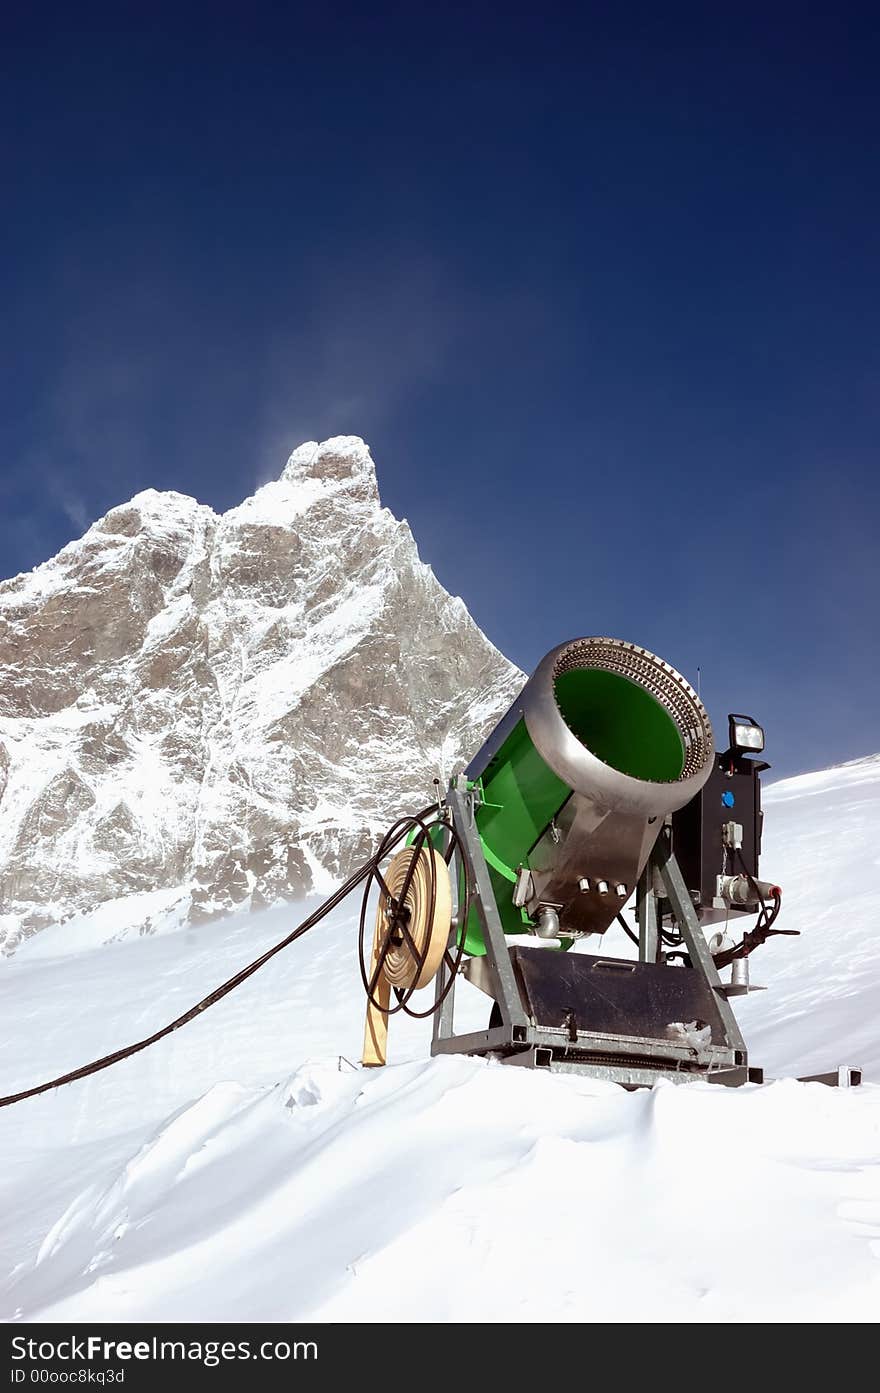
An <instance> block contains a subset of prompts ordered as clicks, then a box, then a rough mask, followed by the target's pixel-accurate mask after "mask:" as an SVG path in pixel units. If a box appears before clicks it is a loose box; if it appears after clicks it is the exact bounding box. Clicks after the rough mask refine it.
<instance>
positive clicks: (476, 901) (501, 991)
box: [446, 780, 529, 1026]
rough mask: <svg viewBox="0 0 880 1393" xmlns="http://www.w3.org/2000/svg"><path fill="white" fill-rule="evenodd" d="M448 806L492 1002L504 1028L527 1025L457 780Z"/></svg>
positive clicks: (467, 800)
mask: <svg viewBox="0 0 880 1393" xmlns="http://www.w3.org/2000/svg"><path fill="white" fill-rule="evenodd" d="M446 799H447V806H448V807H449V810H450V812H451V814H452V820H453V824H454V826H455V830H456V832H457V833H458V836H459V838H460V846H461V852H462V858H463V862H464V865H463V868H462V869H463V873H464V874H465V875H467V876H468V877H469V879H470V886H471V904H472V907H473V908H474V909H475V910H476V912H477V917H478V918H479V921H480V927H481V928H482V930H483V938H484V940H485V944H486V958H487V961H488V963H489V970H490V972H491V974H492V983H493V986H494V989H495V1000H496V1001H497V1003H498V1006H499V1009H500V1011H501V1019H502V1021H503V1022H504V1024H505V1025H509V1026H515V1025H521V1026H526V1025H528V1023H529V1022H528V1017H527V1016H526V1013H525V1011H524V1010H523V1004H522V1000H521V998H520V994H519V987H518V986H517V982H516V977H515V975H514V971H513V963H512V962H511V960H510V950H509V949H508V947H507V940H506V939H505V936H504V929H503V927H502V924H501V916H500V915H499V913H498V906H497V905H496V903H495V894H494V892H493V890H492V882H491V880H490V879H489V867H488V866H487V865H486V858H485V856H484V855H483V846H482V843H481V841H480V834H479V832H478V831H477V827H476V823H475V821H474V798H473V794H471V793H468V792H466V791H463V790H462V788H461V787H460V786H459V784H458V783H457V781H456V780H453V782H452V783H451V784H450V786H449V792H448V793H447V795H446Z"/></svg>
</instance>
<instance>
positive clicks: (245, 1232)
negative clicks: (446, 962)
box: [0, 759, 880, 1322]
mask: <svg viewBox="0 0 880 1393" xmlns="http://www.w3.org/2000/svg"><path fill="white" fill-rule="evenodd" d="M765 806H766V810H767V820H766V833H765V847H764V859H763V869H764V873H765V874H766V875H767V877H769V878H771V879H774V880H778V881H779V882H780V883H781V884H782V885H783V888H784V901H783V905H784V918H783V919H781V920H780V926H783V927H787V928H799V929H801V930H802V936H801V938H799V939H792V938H778V939H773V940H771V942H770V943H769V944H768V945H767V946H766V947H764V948H763V949H761V950H760V951H759V952H758V953H757V954H756V955H755V957H754V958H753V959H752V964H753V968H752V975H753V979H754V980H755V981H756V982H760V983H762V984H766V985H767V986H768V987H769V990H768V991H766V992H759V993H755V995H754V996H750V997H749V998H748V999H747V1000H745V1001H744V1002H737V1003H736V1009H737V1014H738V1016H739V1018H740V1021H741V1023H742V1024H743V1028H744V1033H745V1035H746V1039H747V1041H748V1044H749V1048H750V1054H751V1058H752V1060H753V1062H755V1063H760V1064H763V1065H764V1066H765V1068H766V1069H767V1071H768V1073H769V1074H776V1075H777V1076H779V1077H778V1080H777V1081H776V1082H773V1083H770V1084H768V1085H765V1086H764V1087H757V1086H749V1087H746V1088H741V1089H725V1088H719V1087H716V1086H711V1085H708V1084H699V1083H698V1084H690V1085H687V1086H678V1087H676V1086H674V1085H672V1084H663V1085H659V1086H658V1087H656V1088H655V1089H653V1090H642V1091H639V1092H636V1093H627V1092H625V1091H624V1090H622V1089H619V1088H617V1087H616V1086H614V1085H612V1084H608V1083H604V1082H599V1081H596V1080H589V1079H584V1078H578V1077H576V1076H558V1075H553V1076H548V1075H546V1074H543V1073H533V1072H529V1071H527V1070H519V1069H511V1068H506V1067H504V1066H501V1065H499V1064H493V1063H487V1062H484V1061H480V1060H474V1059H467V1058H449V1059H446V1060H435V1061H431V1060H430V1059H429V1058H428V1036H429V1027H428V1026H427V1025H426V1024H424V1023H415V1022H410V1021H406V1020H404V1021H401V1020H400V1018H399V1017H398V1018H395V1020H394V1021H393V1022H392V1029H391V1063H390V1065H389V1067H388V1068H386V1069H385V1070H378V1071H369V1072H366V1071H362V1070H359V1069H356V1068H354V1067H352V1065H351V1063H350V1061H351V1060H355V1059H357V1056H358V1053H359V1047H360V1037H361V1031H362V1025H363V1000H362V994H361V988H360V984H359V981H358V976H357V968H356V961H355V956H354V940H355V935H356V907H355V906H354V905H353V904H352V903H351V902H349V903H348V904H346V905H343V906H341V907H340V908H339V909H338V910H337V911H336V912H335V913H334V915H333V916H332V918H331V919H330V920H328V921H326V922H325V923H323V924H322V925H320V926H319V927H317V928H316V929H315V930H314V931H313V932H312V933H311V934H309V935H308V936H307V937H306V938H304V939H302V940H301V941H299V942H297V943H295V944H294V945H292V946H291V947H290V948H289V949H287V950H286V951H285V952H284V953H282V954H281V955H279V957H277V958H275V959H273V961H272V962H271V963H270V964H268V965H267V966H266V967H265V968H264V969H263V970H262V971H261V972H259V973H258V974H256V976H255V977H253V978H251V979H249V981H248V982H246V983H245V984H244V985H243V986H242V987H241V988H240V989H239V990H238V991H236V992H234V993H233V994H232V995H231V996H229V997H228V998H226V999H225V1000H224V1001H222V1002H221V1003H220V1004H218V1005H217V1006H215V1007H213V1008H212V1009H211V1010H210V1011H208V1012H206V1013H205V1014H204V1015H203V1016H201V1017H199V1018H198V1019H197V1020H195V1021H193V1022H192V1023H191V1024H189V1025H187V1026H186V1027H184V1028H183V1029H182V1030H180V1031H178V1032H176V1033H175V1034H174V1035H172V1036H170V1037H169V1038H167V1039H165V1040H163V1041H162V1042H161V1043H160V1044H159V1045H157V1046H156V1047H154V1048H152V1049H150V1050H147V1051H144V1052H143V1053H141V1054H140V1055H137V1056H135V1057H133V1058H131V1059H128V1060H126V1061H124V1062H123V1063H121V1064H119V1065H117V1066H115V1067H114V1068H112V1069H109V1070H107V1071H105V1072H104V1073H102V1074H99V1075H96V1076H94V1077H93V1078H90V1079H88V1080H84V1081H82V1082H80V1083H77V1084H75V1085H72V1086H70V1087H67V1088H64V1089H61V1090H58V1091H57V1092H55V1093H53V1094H47V1095H44V1096H43V1097H40V1098H37V1099H33V1100H30V1101H28V1102H25V1103H23V1104H20V1105H17V1106H15V1107H13V1108H9V1109H5V1110H2V1111H0V1155H2V1161H3V1164H2V1168H0V1212H2V1214H3V1216H4V1222H3V1225H2V1231H0V1318H4V1319H7V1320H12V1321H15V1320H23V1321H36V1320H40V1321H45V1320H72V1321H77V1322H88V1321H96V1320H102V1321H127V1320H169V1321H179V1320H188V1319H193V1320H198V1319H203V1320H212V1321H225V1320H244V1321H249V1320H286V1319H300V1318H310V1317H311V1318H315V1319H320V1320H328V1321H329V1320H336V1321H341V1320H355V1321H366V1320H381V1321H383V1322H384V1321H386V1320H387V1319H388V1292H389V1290H391V1291H393V1292H394V1319H396V1320H403V1321H415V1320H423V1319H425V1318H428V1319H431V1320H442V1321H461V1320H484V1319H486V1320H497V1321H512V1320H533V1321H544V1320H548V1321H555V1320H589V1321H595V1320H602V1319H604V1320H607V1321H612V1322H624V1321H627V1322H628V1321H632V1320H633V1319H638V1318H648V1319H652V1320H675V1321H699V1322H718V1321H729V1320H749V1321H795V1322H808V1321H852V1320H863V1321H868V1320H874V1319H876V1312H877V1309H878V1305H877V1303H878V1298H880V1262H878V1259H880V1083H878V1082H873V1083H872V1082H869V1083H867V1084H866V1085H864V1086H863V1087H862V1088H860V1089H854V1090H846V1089H842V1090H838V1089H830V1088H824V1087H823V1086H821V1085H819V1084H800V1083H797V1082H795V1080H794V1079H793V1077H791V1075H793V1074H794V1073H795V1072H801V1073H803V1072H813V1071H815V1070H818V1069H828V1068H833V1067H835V1066H836V1065H838V1064H843V1063H849V1064H856V1065H862V1066H863V1067H864V1068H865V1070H866V1073H867V1075H868V1078H869V1079H873V1080H878V1081H880V1029H878V1026H877V1024H876V1002H877V1000H878V992H880V943H878V941H877V936H876V931H875V924H876V915H875V914H874V912H873V881H874V876H875V868H876V866H877V862H878V853H877V849H876V840H875V832H874V829H875V828H876V826H877V819H878V812H880V759H873V760H863V761H858V762H856V763H854V764H852V765H848V766H843V767H842V768H838V769H833V770H828V771H824V772H822V773H819V774H811V775H806V776H803V777H802V778H800V779H793V780H788V781H786V782H785V783H781V784H778V785H775V786H772V787H771V788H769V789H767V790H766V797H765ZM163 894H164V895H165V896H167V897H168V898H167V899H164V900H163V899H162V898H161V897H159V898H158V899H157V900H156V901H155V903H153V904H151V905H150V906H149V907H148V908H149V910H150V912H151V914H152V921H153V927H154V928H161V929H163V930H164V931H163V932H155V933H152V934H150V935H147V936H137V935H136V934H135V933H134V932H131V933H129V935H128V936H127V937H126V936H125V925H126V922H129V923H135V922H137V923H140V922H142V920H143V914H144V911H145V908H147V907H145V906H143V905H138V906H134V905H131V904H128V903H127V902H125V901H120V902H119V903H118V904H116V905H115V906H104V907H103V908H102V910H101V912H100V914H98V913H96V914H94V915H92V916H91V917H90V916H81V917H80V919H79V920H78V921H77V922H76V924H75V932H70V929H71V924H72V923H73V921H68V923H66V924H64V925H60V926H59V927H58V928H57V929H53V928H50V929H47V930H45V931H43V933H41V934H39V935H36V936H35V937H34V938H33V939H31V940H29V941H28V942H27V943H26V944H25V945H24V946H23V947H22V948H21V949H20V950H19V952H18V953H17V954H16V955H15V956H14V957H12V958H10V959H9V960H8V961H6V962H4V963H2V964H0V1022H2V1024H0V1061H2V1065H0V1092H9V1091H12V1090H13V1089H14V1088H22V1087H25V1086H27V1085H28V1084H30V1083H33V1082H36V1081H38V1080H40V1079H42V1078H44V1077H49V1076H51V1075H53V1074H56V1073H60V1072H62V1071H63V1070H64V1069H67V1068H71V1067H73V1066H75V1065H77V1064H79V1063H81V1062H83V1061H84V1060H86V1059H90V1058H92V1057H94V1056H96V1055H99V1054H101V1053H104V1052H106V1051H109V1050H110V1049H113V1048H115V1047H117V1046H119V1045H120V1044H122V1043H125V1042H127V1041H129V1040H131V1039H134V1038H137V1037H140V1036H143V1035H146V1034H148V1033H149V1032H151V1031H152V1030H154V1029H156V1028H157V1027H158V1026H160V1025H162V1024H163V1023H164V1022H165V1021H166V1020H168V1019H170V1018H172V1017H173V1016H174V1015H176V1014H178V1013H179V1012H181V1011H182V1010H183V1009H185V1008H186V1007H187V1006H189V1005H190V1004H192V1003H193V1002H194V1001H196V1000H197V999H198V998H199V997H200V996H201V995H203V994H204V993H205V992H206V991H207V990H209V989H210V988H211V987H213V986H215V985H217V984H218V983H219V982H220V981H221V980H223V979H224V978H225V977H226V976H228V975H230V974H231V973H232V972H233V971H235V970H236V969H237V968H238V967H239V966H241V965H242V964H244V963H245V962H247V961H249V960H250V959H251V958H253V957H255V956H256V955H257V954H258V953H259V952H260V951H262V950H263V949H264V948H266V947H267V946H268V945H269V944H271V943H272V942H273V941H275V940H277V939H278V938H280V937H281V936H282V935H283V934H284V933H286V932H288V931H289V929H290V928H291V927H292V925H293V923H294V922H295V921H296V919H298V918H299V917H301V916H302V915H304V914H305V913H306V912H308V909H309V908H310V907H311V906H310V905H309V906H297V907H295V909H294V908H292V907H290V906H288V907H286V908H283V909H282V908H279V909H273V910H269V911H266V912H265V913H263V914H262V915H254V914H250V913H248V914H245V913H241V914H238V915H233V916H230V917H229V918H227V919H225V920H223V921H219V922H215V923H211V924H205V925H201V926H198V927H193V926H191V925H188V924H186V923H181V913H180V908H179V905H178V904H176V903H175V902H174V899H173V896H172V895H170V892H168V891H165V892H163ZM108 939H115V940H116V941H111V942H108V941H107V940H108ZM604 946H605V948H606V950H607V951H609V952H612V951H615V952H616V951H618V949H619V945H618V944H617V942H616V941H614V940H612V939H611V937H610V936H609V937H608V938H607V940H606V943H605V945H604ZM461 996H462V1019H461V1020H460V1021H459V1022H458V1023H459V1025H461V1026H462V1027H463V1028H472V1027H475V1026H477V1025H478V1024H481V1023H482V1022H484V1021H485V1018H486V1014H487V1001H486V998H485V997H482V996H480V994H479V993H477V992H475V991H474V990H473V989H471V988H469V987H468V986H467V984H462V988H461ZM598 1274H601V1280H600V1281H599V1280H596V1277H597V1275H598ZM646 1293H650V1296H649V1297H646V1295H645V1294H646ZM645 1303H646V1304H645Z"/></svg>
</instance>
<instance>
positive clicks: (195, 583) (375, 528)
mask: <svg viewBox="0 0 880 1393" xmlns="http://www.w3.org/2000/svg"><path fill="white" fill-rule="evenodd" d="M521 681H522V678H521V674H520V673H518V671H517V669H516V668H514V667H513V665H512V664H511V663H509V662H508V661H507V660H506V659H505V658H504V657H502V655H501V654H500V653H499V652H498V650H497V649H496V648H494V647H493V646H492V644H491V643H490V642H489V640H488V639H487V638H485V636H484V635H483V634H482V633H481V632H480V630H479V629H478V628H477V626H476V625H475V624H474V622H473V620H472V619H471V618H470V616H469V614H468V612H467V610H466V609H465V606H464V604H463V603H462V601H461V600H459V599H456V598H453V597H452V596H450V595H449V594H447V592H446V591H445V590H444V589H443V587H442V586H441V585H440V584H439V582H438V581H437V580H436V578H435V577H434V575H433V572H432V571H431V569H430V567H428V566H426V565H424V564H423V563H422V562H421V561H420V560H419V556H418V551H417V549H416V545H415V542H414V541H413V537H412V533H411V532H410V529H409V527H408V526H407V524H406V523H405V522H399V521H398V520H397V519H396V518H394V517H393V516H392V514H391V513H390V512H389V511H388V510H387V509H386V508H383V507H382V506H381V504H380V500H379V493H378V488H377V484H376V474H375V468H374V465H373V461H372V459H371V457H370V452H369V450H368V449H367V446H366V445H365V444H364V442H363V441H362V440H360V439H358V438H357V437H348V436H342V437H337V438H335V439H333V440H328V441H325V442H324V443H323V444H321V445H318V444H315V443H314V442H312V443H309V444H307V445H302V446H300V448H299V449H298V450H296V451H295V452H294V453H293V455H292V456H291V457H290V459H289V461H288V463H287V466H286V468H285V469H284V472H283V474H282V476H281V478H280V479H279V480H277V481H276V482H274V483H270V484H267V485H266V486H265V487H264V488H261V489H260V490H259V491H258V492H257V493H256V494H255V495H254V496H253V497H251V498H248V499H246V500H245V502H244V503H242V504H241V505H240V506H239V507H237V508H233V509H232V510H231V511H230V512H228V513H225V514H223V515H222V516H220V517H218V516H217V515H216V514H214V513H213V512H212V511H211V509H210V508H206V507H203V506H202V505H200V504H198V503H197V502H196V501H195V500H194V499H192V498H186V497H183V496H182V495H181V494H177V493H156V492H155V491H154V490H149V491H147V492H146V493H140V494H138V495H137V496H136V497H135V498H133V499H132V500H131V501H130V502H129V503H126V504H123V505H122V506H120V507H118V508H113V509H112V510H111V511H110V512H109V513H108V514H107V515H106V517H104V518H101V519H100V521H98V522H96V523H95V524H94V526H92V527H90V528H89V530H88V532H87V533H86V534H85V536H84V537H82V538H80V539H79V540H78V541H76V542H72V543H71V544H70V545H69V546H67V547H65V548H64V550H63V551H62V552H60V553H59V555H58V556H56V557H55V558H54V559H53V560H51V561H47V562H46V563H45V564H44V565H42V566H39V567H37V569H36V570H35V571H32V572H30V573H29V574H27V575H23V576H17V577H16V578H15V579H13V580H10V581H5V582H3V583H2V584H0V947H2V946H3V943H4V941H5V943H6V946H7V951H9V950H11V949H12V948H13V947H15V946H16V945H17V943H18V942H20V940H21V939H22V938H23V937H26V936H27V935H28V934H30V933H32V932H33V931H34V930H36V929H38V928H41V927H42V926H43V925H45V924H46V923H50V922H53V921H55V920H57V919H58V918H60V917H63V916H65V915H67V914H70V913H71V912H73V911H76V910H83V909H88V908H93V907H95V906H96V905H100V904H102V903H104V902H106V901H108V900H111V899H115V898H118V897H120V896H127V895H128V896H132V897H135V896H138V897H142V896H145V895H146V896H152V895H154V893H155V892H156V891H166V892H170V891H174V892H176V893H175V894H173V895H171V896H170V898H172V899H175V900H176V901H178V902H180V904H181V905H182V907H183V908H184V909H185V910H186V911H187V912H188V913H190V915H191V917H193V918H197V917H203V918H204V917H208V916H210V915H211V914H214V913H216V912H217V911H218V910H219V911H222V910H228V909H229V908H231V907H232V906H233V905H234V904H238V903H244V902H249V903H252V904H254V905H259V904H262V905H265V904H270V903H273V902H274V901H275V900H276V899H279V898H282V899H283V898H290V897H292V896H296V895H302V894H303V893H308V892H309V891H310V890H311V889H316V890H319V891H321V890H323V889H325V888H326V887H327V886H328V885H329V884H330V883H332V881H333V879H334V878H335V877H337V876H338V875H339V873H340V871H345V870H347V869H348V868H350V866H351V865H352V864H354V863H356V862H357V861H359V860H360V859H362V857H363V855H364V854H365V852H366V849H367V847H368V846H369V845H371V844H372V842H373V841H374V839H375V836H376V833H377V832H378V830H379V828H380V827H382V828H384V827H385V826H386V825H387V823H388V821H389V819H390V818H391V816H392V815H394V816H396V814H397V811H398V809H399V808H400V807H401V806H410V805H411V806H412V807H414V808H416V807H423V806H424V805H425V804H426V803H427V802H429V801H430V795H431V780H432V778H433V777H434V776H435V775H436V776H438V777H440V778H441V779H443V778H445V777H448V775H449V774H451V773H452V770H453V766H455V765H456V764H458V765H460V764H461V763H462V762H464V761H465V760H466V758H467V757H469V755H470V754H471V753H472V752H473V750H474V749H475V748H476V747H477V746H478V745H479V743H480V742H481V740H482V738H483V736H484V734H485V732H486V730H487V729H488V728H490V727H491V725H492V724H493V723H494V721H495V720H496V719H497V717H498V715H499V714H500V713H501V712H502V711H503V710H504V709H505V708H506V707H507V705H508V704H509V702H510V700H511V699H512V696H513V694H514V692H515V691H516V690H517V689H518V687H519V686H520V685H521ZM167 898H168V896H166V899H167ZM155 907H156V906H155V904H154V903H151V905H150V908H151V910H153V909H155ZM141 909H143V904H142V901H141V899H134V898H133V899H132V902H131V911H132V914H134V913H137V912H139V911H140V910H141ZM129 917H131V916H129ZM141 922H142V923H144V924H145V926H146V927H147V928H149V927H150V924H151V922H152V918H151V915H150V914H148V913H147V912H146V911H144V917H142V919H141Z"/></svg>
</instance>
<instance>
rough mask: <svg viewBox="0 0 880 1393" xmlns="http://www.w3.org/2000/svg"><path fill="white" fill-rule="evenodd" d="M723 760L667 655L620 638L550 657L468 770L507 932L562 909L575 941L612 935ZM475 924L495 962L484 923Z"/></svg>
mask: <svg viewBox="0 0 880 1393" xmlns="http://www.w3.org/2000/svg"><path fill="white" fill-rule="evenodd" d="M714 753H715V750H714V742H713V738H712V727H711V724H710V721H709V717H708V715H707V714H706V711H705V708H704V707H703V704H702V702H701V701H700V699H699V697H698V696H697V693H696V692H695V691H694V689H693V687H691V685H690V684H689V683H688V682H687V681H686V680H685V679H684V678H683V677H682V676H681V674H680V673H678V672H676V670H675V668H673V667H670V665H669V664H668V663H665V662H664V661H663V660H662V658H658V657H656V656H655V655H654V654H653V653H649V652H648V651H647V650H646V649H644V648H639V647H638V646H637V645H636V644H633V643H625V642H623V641H622V640H620V639H613V638H581V639H574V640H572V641H571V642H569V643H563V644H561V645H560V646H559V647H558V648H554V649H553V650H552V651H551V652H550V653H548V654H547V656H546V657H545V658H544V659H543V660H542V661H541V662H540V663H539V665H538V667H537V668H536V670H535V672H534V674H533V675H532V677H530V678H529V680H528V682H527V683H526V685H525V686H524V688H523V690H522V691H521V692H520V694H519V696H518V697H517V699H516V701H514V703H513V705H512V706H511V707H510V710H509V711H508V712H507V713H506V715H505V716H503V717H502V719H501V720H500V721H499V723H498V725H497V726H496V727H495V729H494V731H493V732H492V734H491V735H490V736H489V738H488V740H487V741H486V743H485V744H484V745H483V748H482V749H481V750H480V752H479V753H478V754H477V755H476V757H475V758H474V759H473V760H472V761H471V763H470V765H469V766H468V768H467V770H466V776H467V778H468V780H470V781H471V782H473V783H479V785H480V800H479V802H478V806H477V809H476V814H475V816H476V822H477V829H478V831H479V834H480V839H481V842H482V845H483V850H484V852H485V855H486V861H487V864H488V867H489V874H490V877H491V880H492V886H493V890H494V893H495V898H496V902H497V904H498V909H499V912H500V915H501V921H502V924H503V926H504V929H505V932H507V933H517V934H522V933H524V932H528V931H530V930H532V931H534V929H535V926H536V924H537V925H538V926H541V925H542V924H543V923H546V922H547V921H548V918H549V916H548V915H547V914H545V913H544V914H543V917H542V913H543V911H544V910H545V908H547V907H549V908H553V909H554V910H555V911H556V913H557V914H558V922H559V924H560V926H561V927H560V932H561V934H562V935H563V936H574V937H576V936H579V935H583V934H588V933H604V931H605V930H606V929H607V928H608V927H609V925H610V924H611V923H612V922H613V921H614V919H615V918H616V916H617V914H618V913H619V912H620V910H621V909H622V908H623V905H624V903H625V902H626V900H627V899H628V897H629V895H630V893H631V892H632V891H633V890H634V889H635V885H636V881H637V880H638V877H639V874H640V872H641V870H642V868H643V867H644V865H645V862H646V861H647V859H648V856H649V854H650V851H651V849H652V847H653V845H654V842H655V841H656V839H657V835H658V833H659V831H660V828H661V826H662V824H663V819H664V818H665V817H666V815H667V814H669V813H672V812H675V811H676V810H677V809H679V808H681V807H683V806H684V805H685V803H687V802H689V801H690V799H691V798H693V796H694V795H695V794H696V793H697V792H699V790H700V789H701V788H702V786H703V784H704V783H705V781H706V779H707V778H708V777H709V775H710V773H711V771H712V768H713V762H714ZM466 927H467V932H466V938H465V946H466V949H467V951H468V952H470V953H475V954H480V953H483V952H485V946H484V944H483V939H482V933H481V931H480V928H479V923H478V921H477V917H476V914H475V913H473V912H472V913H471V915H470V916H469V919H468V924H467V926H466Z"/></svg>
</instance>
